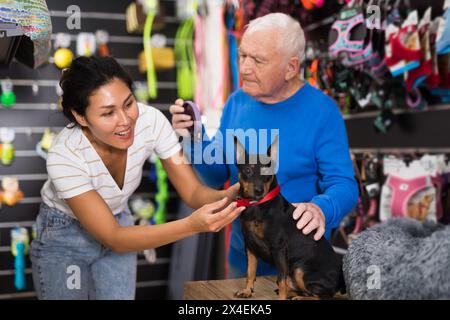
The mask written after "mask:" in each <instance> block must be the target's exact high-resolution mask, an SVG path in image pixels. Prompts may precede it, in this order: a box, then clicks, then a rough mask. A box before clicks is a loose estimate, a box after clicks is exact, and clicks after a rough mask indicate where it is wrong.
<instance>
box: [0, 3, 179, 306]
mask: <svg viewBox="0 0 450 320" xmlns="http://www.w3.org/2000/svg"><path fill="white" fill-rule="evenodd" d="M46 2H47V6H48V8H49V10H50V11H51V20H52V26H53V32H52V33H53V36H52V44H53V40H54V35H55V34H56V33H58V32H64V33H68V34H71V35H74V36H75V35H76V34H78V33H79V32H95V31H96V30H98V29H104V30H107V31H108V33H109V35H110V38H111V41H110V42H109V43H108V46H109V49H110V53H111V55H112V56H114V57H115V58H116V59H118V61H119V62H120V63H121V64H122V65H123V66H124V67H125V69H126V70H127V71H128V72H129V73H130V75H131V77H132V79H133V80H134V81H140V82H145V81H146V77H145V75H142V74H140V73H139V71H138V67H137V57H138V54H139V52H140V51H142V50H143V45H142V37H141V36H139V35H130V34H128V33H127V31H126V22H125V11H126V7H127V5H128V4H129V3H131V0H114V1H110V0H96V1H88V0H78V1H75V2H74V1H69V0H47V1H46ZM73 4H75V5H78V6H79V7H80V9H81V29H80V30H68V29H67V27H66V10H67V7H68V6H70V5H73ZM161 5H162V6H164V8H165V12H166V18H165V22H166V23H165V27H164V29H162V30H161V31H158V32H159V33H163V34H165V35H166V36H167V37H168V39H169V46H173V38H174V36H175V33H176V30H177V28H178V20H177V19H176V18H175V2H174V0H163V1H161ZM75 46H76V42H75V40H72V41H71V47H70V48H71V50H72V51H73V52H75V51H76V50H75ZM53 52H54V49H52V52H51V55H53ZM59 77H60V70H59V69H58V68H56V66H54V65H53V64H46V65H44V66H41V67H39V68H38V69H36V70H33V69H31V68H29V67H27V66H25V65H23V64H21V63H19V62H17V61H15V60H13V61H12V63H11V65H10V66H9V67H8V68H5V67H3V68H0V80H1V79H5V78H10V79H11V80H12V81H13V83H14V92H15V94H16V97H17V102H16V104H15V106H14V107H13V108H11V109H5V108H0V127H12V128H14V129H15V132H16V138H15V141H14V147H15V150H16V157H15V159H14V161H13V163H12V165H11V166H7V167H6V166H3V165H1V164H0V180H1V179H2V178H3V177H4V176H9V175H12V176H16V177H18V178H19V181H20V188H21V190H22V191H23V192H24V194H25V198H24V199H23V200H22V201H21V202H20V203H19V204H17V205H16V206H14V207H7V206H3V207H2V208H1V209H0V300H1V299H36V294H35V292H34V290H33V283H32V275H31V263H30V260H29V258H28V257H26V270H25V272H26V283H27V286H26V290H24V291H17V290H16V289H15V287H14V257H13V256H12V254H11V251H10V231H11V229H12V228H14V227H18V226H22V227H26V228H27V229H28V230H29V231H30V234H31V226H32V224H33V223H34V221H35V219H36V216H37V214H38V209H39V204H40V202H41V199H40V189H41V187H42V185H43V183H44V182H45V180H46V178H47V176H46V168H45V160H44V159H42V158H40V157H39V156H38V155H37V154H36V152H35V151H34V150H35V147H36V144H37V143H38V142H39V140H40V139H41V137H42V133H43V130H44V129H45V128H46V127H50V128H54V129H57V128H62V127H63V126H64V125H65V123H66V121H65V119H64V117H63V116H62V114H61V113H60V112H59V111H57V110H56V109H55V106H56V104H55V103H56V102H57V99H58V96H57V93H56V84H57V83H58V81H59ZM157 80H158V83H159V84H160V85H159V90H158V98H157V99H155V100H152V101H150V102H149V105H152V106H155V107H157V108H159V109H160V110H162V111H163V112H164V114H165V115H166V116H167V117H169V113H168V106H169V105H170V104H171V103H172V102H173V101H174V99H175V98H176V95H177V91H176V82H175V81H176V73H175V70H170V71H164V72H158V73H157ZM34 81H37V83H38V84H39V91H38V94H37V95H33V91H32V87H31V84H32V83H33V82H34ZM149 175H150V171H149V164H148V163H147V164H146V165H145V167H144V175H143V178H142V183H141V185H140V186H139V188H138V189H137V191H136V194H137V195H144V196H148V197H152V198H153V197H154V194H155V192H156V187H155V185H154V184H153V183H151V182H150V180H149ZM169 190H170V199H169V203H168V207H167V212H168V214H167V218H168V220H169V221H170V220H173V219H175V217H176V212H177V210H178V204H179V198H178V195H177V193H176V192H175V190H174V188H173V187H172V186H171V185H170V189H169ZM171 250H172V245H166V246H163V247H160V248H158V249H157V256H158V260H157V262H156V263H155V264H153V265H150V264H148V263H147V262H146V260H145V259H144V257H143V256H142V255H141V254H140V255H139V259H138V275H137V289H136V298H137V299H165V298H166V292H167V283H168V282H167V280H168V277H169V264H170V257H171Z"/></svg>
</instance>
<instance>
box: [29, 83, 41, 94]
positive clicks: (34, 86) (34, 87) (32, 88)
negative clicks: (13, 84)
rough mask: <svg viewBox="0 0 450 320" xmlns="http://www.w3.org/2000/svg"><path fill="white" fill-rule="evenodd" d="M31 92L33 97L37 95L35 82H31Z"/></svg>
mask: <svg viewBox="0 0 450 320" xmlns="http://www.w3.org/2000/svg"><path fill="white" fill-rule="evenodd" d="M31 92H32V93H33V97H36V96H37V95H38V94H39V84H38V83H37V81H33V84H32V85H31Z"/></svg>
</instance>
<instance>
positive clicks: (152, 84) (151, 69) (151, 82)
mask: <svg viewBox="0 0 450 320" xmlns="http://www.w3.org/2000/svg"><path fill="white" fill-rule="evenodd" d="M144 10H145V12H146V13H147V18H146V20H145V25H144V34H143V42H144V52H145V63H146V66H147V85H148V92H149V97H150V98H151V99H155V98H156V97H157V94H158V88H157V82H156V71H155V65H154V64H153V57H152V48H151V43H150V35H151V32H152V24H153V19H154V18H155V15H156V13H157V12H158V1H157V0H145V1H144Z"/></svg>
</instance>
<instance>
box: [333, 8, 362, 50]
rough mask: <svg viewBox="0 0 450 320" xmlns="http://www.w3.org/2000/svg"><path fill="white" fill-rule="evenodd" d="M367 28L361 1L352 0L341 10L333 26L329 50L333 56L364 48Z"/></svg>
mask: <svg viewBox="0 0 450 320" xmlns="http://www.w3.org/2000/svg"><path fill="white" fill-rule="evenodd" d="M366 33H367V29H366V24H365V19H364V15H363V11H362V7H361V4H360V1H351V2H350V3H348V4H347V5H346V6H344V7H343V8H342V9H341V11H340V12H339V17H338V19H337V20H336V21H335V22H334V23H333V25H332V26H331V32H330V35H329V39H328V41H329V45H330V47H329V52H330V54H331V56H332V57H335V58H336V57H338V56H339V55H341V54H348V53H351V52H352V53H360V52H361V51H362V50H363V48H364V38H365V37H366Z"/></svg>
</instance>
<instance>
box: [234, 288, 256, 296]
mask: <svg viewBox="0 0 450 320" xmlns="http://www.w3.org/2000/svg"><path fill="white" fill-rule="evenodd" d="M252 295H253V290H251V289H247V288H246V289H241V290H239V291H237V292H235V294H234V296H235V297H237V298H250V297H251V296H252Z"/></svg>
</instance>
